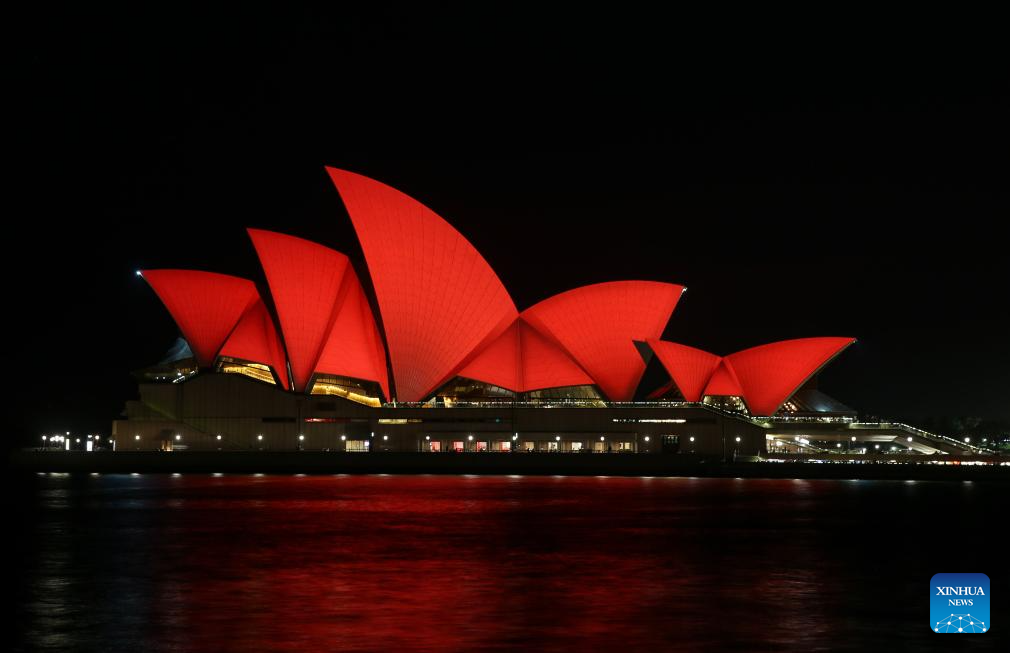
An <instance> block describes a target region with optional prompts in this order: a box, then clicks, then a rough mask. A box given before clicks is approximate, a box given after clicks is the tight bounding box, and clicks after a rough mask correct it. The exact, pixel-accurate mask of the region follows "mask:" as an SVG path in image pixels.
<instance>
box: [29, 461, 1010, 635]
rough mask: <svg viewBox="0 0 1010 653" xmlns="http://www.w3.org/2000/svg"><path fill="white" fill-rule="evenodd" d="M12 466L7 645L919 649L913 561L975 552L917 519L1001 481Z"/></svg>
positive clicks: (975, 514)
mask: <svg viewBox="0 0 1010 653" xmlns="http://www.w3.org/2000/svg"><path fill="white" fill-rule="evenodd" d="M18 483H19V485H18V488H17V489H18V491H19V494H21V495H22V498H21V499H20V500H19V503H18V505H17V506H16V512H17V514H18V515H19V517H20V521H21V523H20V525H19V526H18V528H17V529H16V530H17V533H16V534H15V539H16V542H17V544H18V547H17V550H18V556H19V558H18V559H17V560H16V561H12V560H10V559H9V561H11V562H15V563H16V564H17V565H18V571H17V572H16V575H15V578H16V596H15V600H16V602H17V607H16V617H17V623H18V624H19V626H18V630H17V631H16V637H17V640H16V643H15V648H23V649H25V650H38V649H43V650H45V649H50V648H51V649H75V650H127V649H129V650H140V651H188V650H199V651H266V650H295V651H329V650H350V651H412V650H421V651H453V650H473V649H485V650H537V651H545V650H557V651H562V650H565V651H567V650H572V651H596V650H622V651H637V650H659V651H665V650H695V649H699V648H704V649H708V650H739V651H750V650H755V649H761V650H803V651H810V650H838V649H867V650H868V649H877V648H884V647H889V648H894V647H897V648H914V649H919V650H921V649H922V648H924V647H925V648H929V647H933V646H936V647H938V648H940V647H939V646H938V641H937V640H938V638H939V636H936V635H933V634H932V633H930V632H929V631H928V630H927V623H926V622H927V612H928V608H927V604H928V596H927V594H926V588H927V587H928V582H929V579H930V577H931V576H932V575H933V574H934V573H937V572H941V571H948V572H949V571H989V570H987V569H981V568H980V569H975V568H974V567H977V566H978V565H977V564H976V565H974V567H972V568H971V569H967V568H966V569H960V568H958V569H953V568H948V567H950V566H951V565H950V564H949V562H948V561H949V560H950V555H949V553H947V552H937V551H936V550H935V546H936V543H935V542H936V538H935V536H936V530H935V518H936V516H937V515H938V514H942V515H944V519H945V520H947V521H946V523H947V525H948V527H949V526H951V525H952V524H953V525H956V526H958V528H959V529H960V530H959V537H961V538H963V540H962V541H972V538H973V537H974V538H976V540H975V541H979V542H981V541H984V537H985V536H986V535H987V531H986V524H987V521H986V517H987V516H989V515H991V514H992V511H993V510H994V509H995V508H996V505H997V504H996V497H995V496H994V495H996V494H998V493H999V492H1005V489H1002V488H1001V489H995V488H989V487H987V486H984V485H978V484H969V483H964V484H961V483H953V484H951V483H923V482H920V483H911V482H905V483H901V482H883V481H802V480H795V481H794V480H740V479H686V478H675V479H667V478H613V477H611V478H603V477H599V478H561V477H553V478H550V477H548V478H545V477H504V476H503V477H465V476H464V477H459V476H452V477H437V476H413V477H394V476H227V475H226V476H219V475H214V476H211V475H184V476H166V475H145V476H127V475H111V476H109V475H106V476H95V475H91V476H68V475H44V476H36V477H32V478H31V479H30V480H28V479H21V480H20V481H19V482H18ZM979 538H981V539H979ZM962 566H963V565H962ZM969 566H972V565H969ZM991 573H992V572H991V571H990V574H991ZM994 580H995V579H994ZM939 639H942V638H939ZM946 644H947V645H948V646H949V644H950V642H946ZM943 648H946V647H943Z"/></svg>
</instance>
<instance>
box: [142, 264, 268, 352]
mask: <svg viewBox="0 0 1010 653" xmlns="http://www.w3.org/2000/svg"><path fill="white" fill-rule="evenodd" d="M141 275H142V276H143V277H144V279H145V280H146V281H147V283H149V284H150V285H151V288H153V289H154V292H155V293H157V295H158V298H159V299H161V302H162V303H163V304H164V305H165V308H167V309H168V312H169V313H171V314H172V318H173V319H174V320H175V323H176V324H177V325H179V330H180V331H182V335H183V337H185V338H186V341H187V342H188V343H189V346H190V348H191V349H192V350H193V355H194V356H196V361H197V364H199V365H200V366H201V367H209V366H210V365H211V364H213V362H214V358H215V357H216V356H217V352H218V350H219V349H221V345H222V344H224V341H225V339H226V338H227V337H228V334H229V333H231V330H232V329H233V328H235V325H236V324H237V323H238V321H239V318H241V317H242V315H243V314H244V313H245V312H246V310H247V309H248V308H249V307H250V306H251V305H252V304H253V303H254V302H255V301H257V300H258V299H259V294H258V293H257V292H256V286H255V285H253V283H252V282H251V281H248V280H247V279H240V278H238V277H232V276H229V275H226V274H217V273H216V272H200V271H198V270H144V271H142V272H141Z"/></svg>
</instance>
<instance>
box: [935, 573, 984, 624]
mask: <svg viewBox="0 0 1010 653" xmlns="http://www.w3.org/2000/svg"><path fill="white" fill-rule="evenodd" d="M989 626H990V624H989V577H988V576H986V575H985V574H936V575H935V576H933V578H931V579H930V581H929V629H930V630H932V631H933V632H934V633H962V634H963V633H987V632H989Z"/></svg>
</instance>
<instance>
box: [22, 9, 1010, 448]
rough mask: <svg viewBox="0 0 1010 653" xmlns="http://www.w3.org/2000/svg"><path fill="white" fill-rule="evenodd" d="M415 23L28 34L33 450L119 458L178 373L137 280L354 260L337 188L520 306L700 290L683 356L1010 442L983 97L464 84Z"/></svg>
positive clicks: (998, 148)
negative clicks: (260, 261) (835, 352)
mask: <svg viewBox="0 0 1010 653" xmlns="http://www.w3.org/2000/svg"><path fill="white" fill-rule="evenodd" d="M413 19H414V16H411V15H399V14H396V15H388V14H377V15H363V14H355V15H350V16H328V17H327V16H308V15H286V16H269V15H241V16H239V15H230V14H228V15H201V16H199V17H195V16H188V15H181V14H180V15H164V16H161V15H159V16H156V17H154V16H121V15H120V16H115V17H113V16H101V15H93V14H88V15H81V16H70V15H65V16H60V17H59V18H57V19H53V18H52V17H39V16H33V17H27V18H26V19H25V21H26V22H25V33H26V34H27V35H29V38H27V39H26V40H25V43H24V44H23V47H21V48H20V51H19V57H18V59H17V65H16V66H15V77H14V88H15V90H16V91H17V92H16V93H15V94H14V97H17V98H18V100H17V102H16V104H17V109H18V111H19V113H18V116H19V119H18V120H17V121H16V122H14V123H13V125H14V126H15V127H16V128H15V129H14V130H13V131H14V134H13V135H14V146H15V151H16V155H17V157H18V161H19V165H18V169H19V171H18V173H17V174H16V175H15V176H14V177H13V180H12V181H14V182H15V183H14V192H15V194H16V195H18V196H20V197H16V200H17V201H16V203H15V205H14V206H15V207H16V210H14V211H13V212H11V213H8V216H7V217H8V221H9V222H8V225H15V226H16V227H17V229H18V234H19V238H23V241H22V242H23V244H24V248H23V250H22V251H21V252H20V253H18V252H14V253H11V252H10V251H9V253H8V257H7V259H6V260H5V266H8V267H9V271H8V276H7V278H8V280H9V281H8V292H10V293H13V295H14V298H15V302H14V306H15V307H16V310H15V311H13V312H12V314H13V315H15V316H16V319H15V320H14V321H15V322H16V326H15V332H16V333H15V334H13V335H12V337H11V339H10V340H9V346H8V350H9V353H10V354H11V355H13V360H10V361H9V367H8V370H9V373H10V376H9V377H8V378H15V379H16V380H17V381H16V384H15V386H16V387H15V390H14V396H13V400H14V402H15V405H16V409H15V410H16V413H18V414H19V417H20V418H19V419H18V420H17V421H16V423H15V425H16V429H17V431H18V435H19V436H21V437H23V438H27V437H28V436H31V437H33V438H34V437H36V436H37V434H38V433H41V432H44V431H46V430H65V429H74V430H85V429H88V430H103V431H106V432H107V431H108V430H109V428H110V421H111V419H113V418H114V417H115V415H116V414H117V413H118V411H119V410H120V408H121V402H122V400H124V399H126V398H129V397H130V396H132V394H133V392H134V390H135V389H134V386H133V384H132V381H131V379H130V376H129V371H130V370H131V369H135V368H138V367H141V366H143V365H146V364H149V363H152V362H154V361H156V360H157V359H158V358H159V356H160V355H161V354H162V353H163V352H164V350H165V349H166V348H167V347H168V346H169V344H170V343H171V341H172V339H173V338H174V335H175V327H174V325H173V324H172V322H171V319H170V318H169V316H168V314H167V313H166V312H165V311H164V310H163V309H162V308H161V307H160V305H159V304H158V302H157V300H156V298H155V297H154V295H153V293H151V292H150V290H149V289H148V288H147V287H146V285H145V284H144V283H143V282H142V281H141V280H139V279H137V278H136V277H134V276H133V271H134V270H135V269H137V268H145V267H148V268H154V267H194V268H203V269H209V270H214V271H219V272H225V273H232V274H237V275H242V276H248V277H251V278H257V275H259V274H260V273H259V271H258V269H257V266H256V262H255V258H254V254H253V251H252V248H251V245H250V244H249V242H248V239H247V238H246V236H245V234H244V232H243V229H244V228H245V227H246V226H256V227H264V228H268V229H274V230H278V231H284V232H288V233H291V234H294V235H298V236H303V237H306V238H310V239H314V240H317V241H319V242H321V243H324V244H326V245H329V246H331V247H334V248H335V249H338V250H341V251H344V252H346V253H348V254H349V255H351V256H352V258H356V259H357V263H358V264H359V265H360V264H361V260H360V251H359V249H358V245H357V242H356V240H355V238H354V234H353V232H352V230H351V228H350V224H349V222H348V220H347V216H346V214H345V212H344V210H343V207H342V205H341V203H340V200H339V197H338V195H337V193H336V191H335V190H334V189H333V188H332V186H331V185H330V183H329V181H328V179H327V178H326V176H325V173H324V171H323V165H324V164H329V165H335V166H338V167H345V168H347V169H350V170H354V171H357V172H361V173H364V174H366V175H369V176H372V177H374V178H376V179H379V180H381V181H384V182H386V183H389V184H391V185H393V186H394V187H396V188H399V189H401V190H403V191H405V192H407V193H408V194H410V195H412V196H413V197H416V198H418V199H419V200H421V201H422V202H424V203H425V204H427V205H428V206H430V207H431V208H432V209H434V210H435V211H436V212H437V213H439V214H440V215H442V216H443V217H445V218H446V219H447V220H448V221H449V222H450V223H451V224H453V225H454V226H455V227H456V228H457V229H459V230H460V231H461V232H462V233H463V234H464V235H465V236H466V237H467V238H469V239H470V240H471V242H473V243H474V245H476V247H477V249H478V250H480V251H481V252H482V253H483V255H484V256H485V258H486V259H487V260H488V261H489V262H490V264H491V265H492V267H493V268H494V269H495V270H496V271H497V272H498V274H499V275H500V276H501V278H502V280H503V281H504V283H505V285H506V286H507V287H508V289H509V290H510V292H511V293H512V296H513V297H514V299H515V300H516V303H517V304H518V306H519V308H520V309H522V308H524V307H527V306H529V305H531V304H532V303H534V302H536V301H538V300H540V299H542V298H544V297H547V296H549V295H552V294H554V293H557V292H560V291H562V290H566V289H568V288H572V287H574V286H578V285H582V284H587V283H594V282H599V281H606V280H613V279H626V278H641V279H655V280H663V281H671V282H676V283H682V284H685V285H687V286H688V288H689V290H688V293H687V294H686V295H685V296H684V298H683V299H682V301H681V303H680V305H679V307H678V308H677V310H676V312H675V313H674V317H673V319H672V320H671V322H670V325H669V328H668V329H667V331H666V334H665V335H666V337H667V338H669V339H673V340H676V341H679V342H683V343H685V344H690V345H693V346H697V347H701V348H704V349H707V350H710V351H713V352H715V353H719V354H728V353H731V352H733V351H736V350H738V349H741V348H746V347H750V346H754V345H757V344H761V343H764V342H768V341H771V340H778V339H784V338H792V337H802V336H814V335H852V336H856V337H857V338H859V342H858V343H857V344H856V345H855V346H854V347H852V348H850V349H849V350H848V351H847V352H846V353H845V354H843V355H842V356H841V357H840V358H839V359H838V360H837V361H836V362H835V363H834V364H833V365H832V366H831V367H829V368H828V369H827V370H826V371H825V372H824V374H823V375H822V377H821V379H822V383H821V386H822V388H823V389H824V390H826V391H827V392H828V393H829V394H832V395H833V396H836V397H837V398H839V399H841V400H842V401H844V402H846V403H848V404H850V405H852V406H853V407H855V408H857V409H859V410H861V411H862V412H864V413H867V414H873V415H883V416H892V417H902V418H906V419H913V418H915V417H916V416H937V415H980V416H987V417H993V418H1010V373H1008V372H1007V369H1008V364H1010V347H1008V345H1007V341H1006V334H1007V332H1008V331H1010V329H1008V325H1010V321H1008V318H1007V312H1008V311H1007V304H1008V301H1007V290H1006V285H1007V281H1008V280H1010V272H1008V268H1007V261H1006V259H1007V245H1006V237H1005V235H1003V230H1004V229H1005V222H1006V219H1007V216H1008V215H1010V213H1008V209H1010V191H1008V188H1007V152H1008V151H1010V149H1008V148H1007V144H1008V140H1007V126H1006V116H1007V115H1008V114H1007V113H1006V104H1005V103H1004V102H1003V98H1002V97H999V96H997V95H996V94H995V93H994V92H991V91H990V88H991V87H992V86H993V85H994V84H995V83H996V82H995V80H994V79H989V78H986V77H985V76H984V75H981V76H980V78H972V79H970V80H969V79H967V78H966V77H965V76H963V75H956V74H955V75H949V74H948V75H947V76H945V77H943V79H944V80H946V79H950V80H952V81H955V82H956V84H955V86H956V87H952V89H951V90H950V91H949V92H948V91H947V90H946V89H944V88H941V87H940V85H939V84H940V83H939V82H936V83H934V84H933V85H932V86H931V87H930V88H928V89H927V90H926V91H921V90H919V89H917V88H913V87H910V86H906V85H902V84H899V83H898V82H897V81H895V80H896V79H898V78H897V77H892V76H891V75H890V72H889V71H890V70H894V71H898V70H900V69H901V66H902V65H905V64H902V63H901V62H899V63H897V64H895V68H893V69H889V68H886V67H882V66H881V65H877V66H875V67H874V70H875V71H876V72H878V73H880V74H879V75H878V76H875V77H874V78H873V80H872V81H870V79H869V78H867V79H865V80H862V81H865V84H862V83H861V84H856V85H855V86H853V82H854V81H859V75H858V74H857V73H856V72H854V71H852V70H851V69H850V67H849V66H847V65H846V66H838V67H834V68H832V69H831V70H834V71H837V70H841V69H842V68H844V69H845V71H846V82H847V86H846V89H848V88H852V89H853V90H851V91H849V90H846V91H844V92H838V89H831V88H830V87H831V84H819V85H817V88H816V89H814V88H813V87H812V86H811V85H810V84H793V83H781V82H780V83H774V82H771V81H768V80H767V78H766V77H765V76H764V72H763V71H762V69H761V68H760V64H759V63H755V61H754V60H753V57H741V58H740V59H739V60H737V61H735V62H734V65H733V66H732V67H731V68H732V75H731V76H724V75H722V74H720V73H721V71H723V70H724V69H725V68H724V66H725V64H726V61H724V60H723V59H721V58H719V57H716V56H714V55H712V56H707V57H702V58H700V59H697V58H696V60H693V63H692V64H691V66H690V70H687V69H686V68H685V67H684V64H683V59H682V58H680V56H679V55H680V54H683V52H684V51H686V50H689V49H690V48H688V47H687V46H682V47H683V49H682V50H676V49H670V50H666V49H664V48H658V49H657V50H656V51H654V52H650V53H649V58H650V61H651V63H652V64H654V65H656V70H657V71H660V72H662V76H660V77H655V76H653V75H651V74H650V73H648V72H647V71H646V70H645V69H644V68H641V67H640V68H639V69H637V71H638V72H639V73H640V75H636V76H631V75H627V76H617V77H612V76H611V75H610V74H611V73H613V72H614V70H613V69H612V67H611V66H610V65H609V64H607V65H604V64H603V63H601V62H602V61H603V60H604V59H605V58H606V57H604V56H603V55H602V54H601V53H600V52H598V55H599V56H597V57H594V58H592V59H591V60H590V61H588V62H587V61H581V65H577V63H578V62H577V61H575V60H573V59H571V58H570V55H565V56H559V57H555V58H554V59H552V61H556V62H558V63H552V64H551V65H550V66H542V67H541V68H540V70H539V71H538V72H539V73H541V74H539V75H537V77H536V81H533V78H532V76H531V77H524V75H523V73H522V72H521V70H522V69H521V68H519V67H518V64H517V63H516V62H510V61H509V57H508V53H505V55H506V56H504V57H502V59H504V64H502V63H500V62H499V63H498V64H496V65H494V66H491V64H488V66H487V67H481V66H478V67H475V68H474V69H473V71H471V70H469V69H467V70H465V71H464V70H462V69H453V70H450V68H451V67H452V68H455V66H450V63H451V62H458V61H459V60H460V59H465V58H466V56H467V53H468V52H470V50H469V48H471V47H475V44H476V43H477V42H479V41H480V40H481V38H480V37H479V35H478V36H474V35H472V34H471V35H470V36H469V37H468V39H467V41H466V44H467V47H465V48H462V49H454V47H452V46H450V45H448V44H447V43H446V42H445V41H444V40H439V39H436V41H439V44H438V45H436V46H434V47H432V48H427V47H425V48H422V47H421V46H422V45H425V43H426V41H425V39H424V38H423V37H422V36H420V35H419V33H418V32H419V31H418V30H415V29H413ZM394 44H395V46H396V50H395V52H397V53H403V52H411V51H412V49H413V50H416V51H419V50H422V49H423V52H424V56H423V57H421V56H418V57H412V56H406V57H403V56H399V57H398V56H395V55H394V54H392V52H393V50H391V47H390V46H392V45H394ZM499 54H502V53H499ZM562 54H563V53H562ZM566 57H569V58H566ZM727 58H729V57H727ZM940 59H943V57H942V56H939V55H937V59H936V61H939V60H940ZM762 61H765V60H762ZM566 62H567V63H566ZM596 63H600V65H601V66H602V67H604V68H606V70H600V71H598V72H599V74H597V72H591V73H590V74H587V68H588V69H589V70H590V71H592V70H593V68H594V66H595V65H596ZM836 63H837V62H836ZM921 63H922V64H923V65H924V66H925V67H926V68H928V69H929V71H930V72H931V73H932V72H938V74H941V73H950V71H938V70H937V69H936V68H935V67H933V66H932V64H933V63H934V60H932V59H924V60H923V61H922V62H921ZM657 64H658V65H657ZM664 64H665V65H664ZM566 66H571V67H572V70H568V69H567V68H566ZM651 70H652V69H651V68H650V69H649V71H651ZM682 70H683V71H684V72H685V74H683V75H681V74H679V72H678V71H682ZM955 72H956V71H955ZM453 74H455V77H453ZM639 77H641V78H642V79H643V80H644V81H643V83H646V84H647V86H646V87H645V88H647V89H648V91H650V92H649V93H639V92H638V91H639V90H641V88H642V87H640V86H638V85H639V81H638V80H639ZM604 78H606V79H604ZM702 78H707V81H704V82H701V81H698V80H700V79H702ZM826 78H830V75H829V74H828V73H826V72H825V71H824V70H822V69H819V75H818V79H819V80H820V81H822V82H823V81H824V80H825V79H826ZM611 79H613V80H614V83H613V84H610V80H611ZM807 79H809V77H808V78H807ZM491 80H500V83H499V82H498V81H495V82H491ZM713 80H714V81H713ZM900 80H901V82H907V81H908V75H902V76H901V77H900ZM1002 81H1004V80H1001V83H1002ZM489 82H490V83H489ZM586 82H588V83H586ZM632 91H634V92H632ZM13 242H14V241H13V240H8V241H7V243H8V249H9V250H10V248H11V245H12V243H13ZM18 247H20V246H18ZM10 315H11V314H9V316H10ZM26 441H27V440H26Z"/></svg>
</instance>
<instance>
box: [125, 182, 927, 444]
mask: <svg viewBox="0 0 1010 653" xmlns="http://www.w3.org/2000/svg"><path fill="white" fill-rule="evenodd" d="M327 171H328V173H329V175H330V178H331V179H332V181H333V183H334V184H335V186H336V188H337V190H338V192H339V194H340V197H341V198H342V200H343V202H344V205H345V206H346V208H347V213H348V214H349V216H350V219H351V221H352V223H353V226H354V229H355V231H356V233H357V236H358V239H359V240H360V243H361V248H362V251H363V253H364V259H365V260H364V263H365V266H362V267H361V268H359V269H358V270H357V271H356V270H355V267H354V265H352V262H351V261H350V260H349V259H348V257H347V256H346V255H344V254H342V253H340V252H338V251H335V250H333V249H330V248H328V247H324V246H323V245H320V244H317V243H314V242H310V241H308V240H304V239H302V238H298V237H295V236H292V235H288V234H282V233H275V232H271V231H263V230H258V229H249V230H248V236H249V238H250V240H251V241H252V247H253V248H254V249H255V251H256V254H257V255H258V258H259V262H260V264H261V265H262V269H263V279H264V280H263V281H262V282H260V283H255V282H253V281H251V280H248V279H242V278H238V277H234V276H228V275H225V274H218V273H214V272H204V271H196V270H174V269H166V270H143V271H141V272H138V274H139V275H141V276H142V277H143V279H144V280H146V282H147V283H148V284H149V285H150V287H151V289H153V291H154V292H155V293H156V294H157V296H158V297H159V298H160V300H161V302H162V303H163V304H164V306H165V308H166V309H167V310H168V313H170V314H171V317H172V318H173V319H174V320H175V322H176V324H177V325H178V328H179V331H180V333H181V337H180V339H179V341H177V343H176V346H175V347H173V349H172V351H170V352H169V355H167V356H166V358H165V359H164V360H163V361H161V362H160V363H158V364H157V365H154V366H152V367H149V368H146V369H143V370H139V371H138V372H137V373H136V374H137V377H138V381H139V394H140V398H139V400H133V401H129V402H127V407H126V411H125V413H124V414H123V416H122V417H121V418H120V419H118V420H116V421H115V422H114V424H113V439H114V441H115V444H116V447H117V449H118V450H127V449H128V450H173V449H180V448H186V449H206V450H215V449H221V450H257V449H263V450H286V449H289V450H295V449H304V450H324V451H360V452H368V451H410V452H433V453H434V452H439V453H450V452H464V451H465V452H487V453H489V454H490V453H504V452H509V453H518V452H525V451H551V452H553V451H557V452H580V453H623V452H652V453H660V452H663V453H682V454H687V453H694V454H698V455H719V456H722V457H729V456H730V455H732V456H734V457H735V456H755V455H761V454H766V453H767V452H769V451H777V450H789V451H799V452H802V451H805V450H813V449H819V450H824V449H840V448H843V447H844V450H845V451H850V450H852V449H856V448H859V449H862V450H866V449H868V448H870V449H872V448H876V449H879V448H880V447H881V446H884V447H885V448H886V449H892V450H893V449H895V448H900V449H901V450H902V451H905V452H908V451H910V450H911V451H918V452H921V453H934V452H937V451H938V450H942V446H943V445H942V443H939V442H938V441H937V440H936V439H935V438H932V437H928V436H927V434H920V433H918V432H915V431H914V430H909V429H906V428H899V427H898V426H895V425H879V424H878V425H861V424H859V423H858V421H857V419H856V413H855V411H853V410H852V409H850V408H848V407H846V406H845V405H843V404H841V403H839V402H838V401H835V400H833V399H832V398H830V397H828V396H827V395H825V394H824V393H822V392H821V391H820V390H819V389H818V387H817V373H818V372H819V371H820V370H821V369H822V368H823V367H824V366H825V365H827V364H828V363H830V362H831V361H832V360H833V359H834V358H835V357H836V356H838V355H839V354H841V353H842V352H843V351H844V350H845V349H846V348H847V347H848V346H849V345H851V344H852V343H853V342H854V339H853V338H851V337H810V338H802V339H798V340H786V341H782V342H774V343H769V344H764V345H761V346H757V347H753V348H750V349H746V350H743V351H738V352H735V353H730V354H728V355H718V354H713V353H709V352H707V351H703V350H701V349H697V348H694V347H691V346H688V345H685V344H680V343H675V342H669V341H665V340H662V339H661V338H662V335H663V331H664V329H665V328H666V326H667V323H668V322H669V320H670V319H671V316H672V315H673V313H674V310H675V309H676V307H677V303H678V301H679V300H680V298H681V295H682V293H683V292H684V291H685V288H684V287H683V286H680V285H677V284H674V283H665V282H659V281H637V280H636V281H625V280H617V281H611V282H607V283H600V284H595V285H590V286H584V287H581V288H574V289H571V290H568V291H566V292H562V293H561V294H558V295H555V296H553V297H548V298H546V299H544V300H542V301H540V302H539V303H537V304H535V305H533V306H530V307H527V308H524V309H522V310H519V308H517V307H516V305H515V303H514V302H513V301H512V298H511V297H510V296H509V292H508V290H506V288H505V287H504V286H503V284H502V282H501V281H500V280H499V279H498V276H497V275H496V274H495V272H494V270H493V269H492V268H491V266H490V265H489V264H488V262H487V261H486V260H485V259H484V258H483V257H482V256H481V255H480V253H479V252H477V250H476V249H475V248H474V247H473V246H472V245H471V244H470V243H469V242H468V241H467V239H466V238H464V237H463V236H462V235H461V234H460V233H459V232H458V231H457V230H456V229H454V228H453V227H452V226H451V225H450V224H449V223H448V222H446V221H445V220H444V219H442V218H441V217H439V216H438V215H436V214H435V213H434V212H432V211H431V210H430V209H428V208H427V207H425V206H424V205H422V204H421V203H420V202H418V201H416V200H414V199H412V198H411V197H408V196H407V195H405V194H403V193H402V192H400V191H398V190H396V189H394V188H391V187H390V186H387V185H385V184H383V183H380V182H378V181H375V180H373V179H370V178H368V177H364V176H362V175H359V174H355V173H352V172H347V171H344V170H338V169H333V168H329V169H327ZM166 319H167V318H166ZM871 452H872V451H871Z"/></svg>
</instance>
